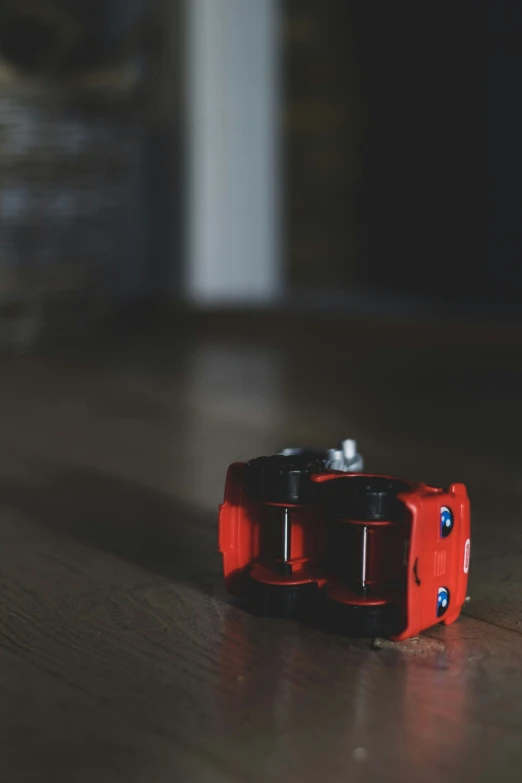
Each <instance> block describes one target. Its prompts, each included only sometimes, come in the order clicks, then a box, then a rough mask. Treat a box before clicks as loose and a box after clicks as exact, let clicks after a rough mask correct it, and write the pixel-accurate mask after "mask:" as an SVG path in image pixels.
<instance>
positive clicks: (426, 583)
mask: <svg viewBox="0 0 522 783" xmlns="http://www.w3.org/2000/svg"><path fill="white" fill-rule="evenodd" d="M219 547H220V551H221V553H222V555H223V566H224V575H225V582H226V587H227V590H228V592H229V593H231V594H232V595H235V596H238V597H242V598H245V599H247V601H248V603H249V604H250V606H251V607H252V609H253V610H254V611H256V612H259V613H262V614H270V615H280V616H303V615H305V616H306V615H308V616H309V617H316V618H318V619H319V618H322V619H324V617H329V618H330V617H331V618H335V624H336V627H339V626H340V627H341V629H344V630H346V631H347V632H349V633H353V634H356V635H362V636H372V635H379V636H389V637H391V638H392V639H395V640H402V639H406V638H408V637H411V636H415V635H417V634H418V633H419V632H420V631H422V630H424V629H426V628H429V627H430V626H432V625H434V624H435V623H438V622H443V623H445V624H446V625H447V624H449V623H453V622H454V621H455V620H456V619H457V618H458V616H459V614H460V611H461V608H462V605H463V603H464V601H465V598H466V590H467V582H468V570H469V556H470V512H469V500H468V497H467V493H466V488H465V486H464V485H463V484H452V485H451V486H450V487H449V489H447V490H444V489H438V488H435V487H430V486H427V485H425V484H419V483H415V482H411V481H404V480H402V479H397V478H393V477H390V476H376V475H371V474H363V473H341V472H338V471H332V470H329V469H328V468H326V467H325V463H324V461H322V460H320V459H317V458H313V457H311V456H307V454H306V453H303V454H301V455H297V456H282V455H276V456H272V457H260V458H258V459H255V460H251V461H250V462H248V463H234V464H232V465H231V466H230V468H229V470H228V475H227V482H226V490H225V501H224V503H223V504H222V506H221V507H220V515H219Z"/></svg>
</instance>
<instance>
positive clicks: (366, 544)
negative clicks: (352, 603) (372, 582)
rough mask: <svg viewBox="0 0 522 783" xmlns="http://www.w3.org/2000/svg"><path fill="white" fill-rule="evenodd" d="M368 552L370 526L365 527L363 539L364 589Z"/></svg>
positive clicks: (362, 577)
mask: <svg viewBox="0 0 522 783" xmlns="http://www.w3.org/2000/svg"><path fill="white" fill-rule="evenodd" d="M367 552H368V528H367V527H363V539H362V573H361V582H362V587H363V589H364V588H365V587H366V558H367Z"/></svg>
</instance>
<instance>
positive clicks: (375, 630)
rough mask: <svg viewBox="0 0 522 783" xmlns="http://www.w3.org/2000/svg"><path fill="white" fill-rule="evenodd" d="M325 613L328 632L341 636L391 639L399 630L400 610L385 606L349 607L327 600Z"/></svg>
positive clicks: (392, 606)
mask: <svg viewBox="0 0 522 783" xmlns="http://www.w3.org/2000/svg"><path fill="white" fill-rule="evenodd" d="M326 601H327V603H328V604H329V605H328V607H327V608H326V609H325V611H324V618H325V623H326V630H328V631H329V632H330V633H336V634H338V635H340V636H350V637H361V638H365V637H366V638H375V637H377V636H382V637H389V636H392V635H393V634H394V633H396V632H397V629H398V628H399V625H400V623H399V609H398V607H397V606H396V605H395V604H386V605H385V606H348V605H347V604H341V603H336V602H333V601H330V600H328V599H326Z"/></svg>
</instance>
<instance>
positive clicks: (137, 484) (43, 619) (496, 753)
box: [0, 319, 522, 783]
mask: <svg viewBox="0 0 522 783" xmlns="http://www.w3.org/2000/svg"><path fill="white" fill-rule="evenodd" d="M521 335H522V332H521V330H520V329H519V328H515V327H513V328H507V327H491V328H485V327H478V328H475V329H474V328H470V327H464V326H459V327H455V328H451V329H450V328H449V327H448V328H441V327H422V328H421V327H418V328H416V327H415V326H414V325H403V326H399V325H396V326H388V325H382V326H380V325H378V324H374V325H372V326H367V325H365V324H343V323H338V322H335V323H334V322H332V323H331V324H330V323H328V322H326V323H323V324H321V325H319V326H318V325H317V324H316V325H313V326H312V325H306V324H304V325H295V324H294V325H293V326H292V324H289V325H287V326H285V327H284V328H280V327H279V326H278V327H277V328H276V326H275V325H273V326H272V327H271V328H269V326H266V325H264V324H262V325H261V326H260V327H255V326H253V325H252V324H250V323H247V324H245V325H243V324H242V323H239V324H236V325H235V326H234V323H233V322H232V325H230V324H226V323H225V324H224V323H222V322H221V321H219V319H218V323H217V324H215V323H213V322H212V321H207V322H201V323H196V324H194V323H190V324H188V325H187V324H183V323H179V324H178V323H174V324H172V325H170V326H169V327H168V328H167V327H165V328H164V329H163V330H162V331H161V332H160V333H158V334H155V333H150V334H148V335H146V336H143V337H135V338H133V339H132V340H128V341H115V342H110V341H108V342H107V343H106V344H105V346H104V347H103V348H102V349H100V350H99V351H91V352H90V353H88V354H85V355H84V356H82V357H79V356H77V357H74V358H71V357H67V356H61V357H60V356H54V357H47V358H45V357H34V358H31V357H19V358H16V359H12V358H11V359H7V358H5V359H2V360H0V373H1V379H2V381H1V384H0V433H1V437H0V552H1V558H0V563H1V567H0V617H1V624H0V729H1V730H0V780H1V781H6V783H7V782H9V783H20V782H23V783H26V781H27V783H29V782H32V781H35V783H36V782H38V783H40V782H41V781H58V782H60V781H64V782H65V781H74V782H75V783H84V781H85V782H87V781H97V782H98V781H99V782H100V783H104V782H105V781H106V782H107V783H118V782H119V781H125V782H126V783H141V782H143V783H163V782H164V781H165V782H167V781H182V783H185V781H186V782H188V783H190V782H191V781H204V782H205V783H207V782H208V781H209V782H210V783H212V782H213V781H216V783H221V782H222V781H223V782H225V781H226V782H227V783H228V781H248V782H249V783H258V782H259V783H261V781H274V783H279V781H281V783H283V781H284V783H289V781H293V780H295V781H299V782H300V783H308V781H309V782H310V783H317V781H322V780H328V781H341V780H343V781H344V780H346V781H361V783H363V782H364V781H368V782H369V783H370V782H371V783H374V781H375V782H377V781H390V782H391V783H395V781H396V782H397V783H404V781H408V780H422V781H426V783H430V782H431V781H433V782H434V783H435V781H441V780H444V781H446V782H447V783H461V782H462V781H468V780H469V781H473V782H474V783H477V781H478V782H481V781H484V782H485V781H491V780H492V779H495V778H498V779H502V780H503V781H506V782H509V781H517V783H518V782H519V781H520V777H521V773H520V769H521V765H522V743H521V738H522V665H521V660H522V512H521V508H522V452H521V449H520V440H519V439H520V432H521V427H520V425H521V413H520V408H521V406H520V399H521V392H522V350H521V349H522V336H521ZM341 436H353V437H357V438H358V440H359V443H360V447H361V450H362V451H363V453H364V455H365V457H366V461H367V467H368V469H369V470H371V471H375V472H378V471H386V472H389V473H395V474H397V475H405V476H408V477H410V478H418V479H421V480H425V481H427V482H433V483H440V484H442V485H447V484H448V483H449V482H451V481H465V482H466V483H467V484H468V486H469V491H470V494H471V497H472V508H473V544H472V568H471V578H470V588H469V592H470V596H471V601H470V602H469V604H468V605H467V606H466V610H465V615H464V617H463V618H462V619H461V620H460V621H459V622H458V623H457V624H455V625H454V626H451V627H449V628H443V627H440V626H439V627H437V628H435V629H432V630H431V631H429V632H428V633H426V634H424V635H423V636H422V637H420V639H419V640H416V641H414V642H411V643H408V644H406V645H403V646H395V645H389V644H380V643H378V644H376V645H374V644H372V643H370V642H368V641H359V640H349V639H344V638H340V637H336V636H329V635H326V634H324V633H322V632H321V631H319V630H315V629H312V628H308V627H305V626H302V625H298V624H296V623H288V622H279V621H275V620H264V619H257V618H254V617H251V616H250V615H248V614H246V613H245V612H243V611H242V609H241V608H240V607H238V606H235V605H233V604H232V603H231V602H230V601H229V600H228V598H227V596H226V595H225V593H224V590H223V586H222V581H221V575H220V560H219V556H218V554H217V546H216V508H217V505H218V503H219V502H220V499H221V495H222V491H223V481H224V475H225V471H226V468H227V465H228V464H229V462H231V461H232V460H235V459H243V458H249V457H252V456H257V455H260V454H262V453H270V452H272V451H273V450H274V449H276V448H277V447H279V446H281V445H292V444H294V443H296V444H299V443H307V442H308V443H311V444H314V443H316V444H318V445H329V444H331V443H332V441H335V440H337V439H338V438H339V437H341Z"/></svg>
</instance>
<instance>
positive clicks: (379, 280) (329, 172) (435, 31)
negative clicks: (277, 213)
mask: <svg viewBox="0 0 522 783" xmlns="http://www.w3.org/2000/svg"><path fill="white" fill-rule="evenodd" d="M285 12H286V17H287V39H286V40H287V53H286V58H287V71H286V78H287V82H286V87H287V102H288V116H289V123H288V126H287V135H286V149H287V153H288V163H287V174H288V211H289V221H288V230H289V234H288V247H289V259H290V261H289V270H290V278H291V280H292V282H293V283H294V284H295V285H297V286H301V285H306V286H324V287H332V286H334V287H338V286H345V287H346V286H347V287H350V286H352V285H360V284H364V285H367V286H369V287H370V288H377V289H381V290H385V291H387V292H392V293H393V292H398V293H402V294H405V293H406V294H411V295H413V296H415V295H420V296H422V297H436V298H439V299H440V300H447V299H454V300H456V301H468V302H469V301H471V302H478V303H484V305H487V304H488V303H493V304H496V305H498V304H502V303H509V304H510V306H512V305H513V304H515V305H516V304H518V302H519V301H520V300H521V292H522V272H521V262H520V260H521V258H522V231H521V221H520V212H521V204H520V175H521V174H522V171H521V169H522V166H521V155H520V138H521V132H520V131H521V130H522V127H521V125H522V119H521V111H520V105H519V104H520V97H519V93H520V84H521V77H522V62H521V58H522V54H521V52H522V49H521V47H520V44H519V42H520V39H521V34H522V10H521V8H520V5H517V4H516V3H513V2H506V0H500V2H493V1H492V2H489V3H488V4H487V5H486V7H485V8H484V9H482V8H481V7H479V6H477V5H473V6H471V5H469V4H455V3H449V2H448V3H441V4H438V5H437V6H431V5H430V6H426V5H425V4H424V5H423V4H410V3H408V4H406V3H384V2H379V3H363V2H350V3H347V2H344V0H326V2H322V3H313V2H312V1H311V0H309V2H297V0H285Z"/></svg>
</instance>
